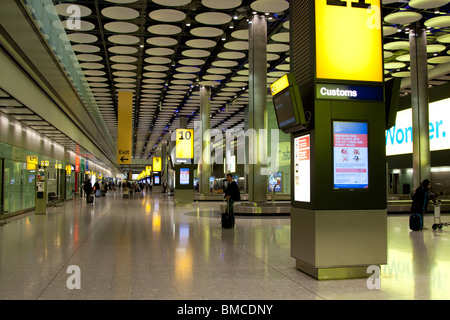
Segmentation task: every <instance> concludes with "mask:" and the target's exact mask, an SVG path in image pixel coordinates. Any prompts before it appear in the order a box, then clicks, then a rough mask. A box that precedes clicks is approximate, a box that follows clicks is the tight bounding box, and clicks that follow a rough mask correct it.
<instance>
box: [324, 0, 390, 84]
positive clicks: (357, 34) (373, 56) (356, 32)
mask: <svg viewBox="0 0 450 320" xmlns="http://www.w3.org/2000/svg"><path fill="white" fill-rule="evenodd" d="M380 2H381V1H380V0H359V1H349V0H327V1H325V0H315V6H316V10H315V31H316V50H315V52H316V77H317V78H318V79H335V80H350V81H374V82H381V81H383V48H382V45H383V44H382V40H383V38H382V34H381V30H382V25H381V21H382V19H381V11H380V10H381V9H380V8H381V3H380Z"/></svg>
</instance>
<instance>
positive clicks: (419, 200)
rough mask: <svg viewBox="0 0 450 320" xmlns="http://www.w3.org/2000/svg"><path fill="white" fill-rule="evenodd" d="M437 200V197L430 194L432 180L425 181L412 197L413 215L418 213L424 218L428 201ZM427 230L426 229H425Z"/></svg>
mask: <svg viewBox="0 0 450 320" xmlns="http://www.w3.org/2000/svg"><path fill="white" fill-rule="evenodd" d="M434 198H436V195H435V194H434V193H432V192H430V180H428V179H425V180H423V181H422V183H421V185H420V186H419V187H418V188H417V189H416V191H415V192H414V194H413V195H412V199H413V201H412V205H411V213H418V214H420V216H421V217H422V223H423V217H424V214H425V212H427V206H428V201H429V200H432V199H434ZM423 229H426V228H423Z"/></svg>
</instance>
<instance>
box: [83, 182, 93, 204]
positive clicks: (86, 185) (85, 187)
mask: <svg viewBox="0 0 450 320" xmlns="http://www.w3.org/2000/svg"><path fill="white" fill-rule="evenodd" d="M83 191H84V193H85V194H86V202H87V203H89V196H90V195H91V193H92V184H91V182H90V181H89V180H86V181H85V182H84V185H83Z"/></svg>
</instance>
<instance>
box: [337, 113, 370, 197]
mask: <svg viewBox="0 0 450 320" xmlns="http://www.w3.org/2000/svg"><path fill="white" fill-rule="evenodd" d="M333 149H334V170H333V171H334V188H335V189H360V188H368V187H369V164H368V158H369V157H368V140H367V123H366V122H344V121H335V122H333Z"/></svg>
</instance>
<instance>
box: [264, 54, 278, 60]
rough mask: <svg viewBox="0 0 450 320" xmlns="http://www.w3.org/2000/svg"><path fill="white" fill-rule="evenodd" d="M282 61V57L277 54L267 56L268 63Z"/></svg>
mask: <svg viewBox="0 0 450 320" xmlns="http://www.w3.org/2000/svg"><path fill="white" fill-rule="evenodd" d="M278 59H280V56H279V55H278V54H276V53H268V54H267V61H273V60H278Z"/></svg>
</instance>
